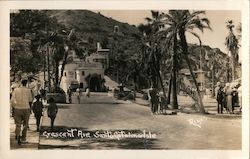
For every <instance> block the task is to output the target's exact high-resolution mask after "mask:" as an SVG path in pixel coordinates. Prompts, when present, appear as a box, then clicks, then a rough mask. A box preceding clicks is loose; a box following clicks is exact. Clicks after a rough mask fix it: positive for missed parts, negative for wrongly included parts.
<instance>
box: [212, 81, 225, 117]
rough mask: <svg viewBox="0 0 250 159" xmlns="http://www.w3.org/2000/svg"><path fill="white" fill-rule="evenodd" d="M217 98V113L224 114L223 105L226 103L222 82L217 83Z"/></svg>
mask: <svg viewBox="0 0 250 159" xmlns="http://www.w3.org/2000/svg"><path fill="white" fill-rule="evenodd" d="M214 91H215V97H216V100H217V113H218V114H222V113H223V103H224V92H223V88H222V86H221V84H220V82H217V84H216V88H215V90H214Z"/></svg>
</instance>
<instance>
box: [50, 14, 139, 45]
mask: <svg viewBox="0 0 250 159" xmlns="http://www.w3.org/2000/svg"><path fill="white" fill-rule="evenodd" d="M46 13H47V14H48V15H49V16H50V17H54V18H56V19H57V20H58V22H59V23H61V24H63V25H65V26H66V27H67V28H68V29H75V32H76V33H77V34H79V35H80V37H81V38H82V39H84V40H89V39H93V41H91V43H96V42H102V41H103V40H105V39H107V38H109V37H110V36H111V35H112V34H113V32H114V27H115V26H118V27H119V31H120V32H122V33H123V34H124V36H125V37H127V38H131V37H133V36H137V34H138V33H139V30H138V29H137V27H136V26H133V25H129V24H128V23H122V22H118V21H116V20H114V19H112V18H108V17H105V16H103V15H102V14H100V13H95V12H92V11H89V10H48V11H46Z"/></svg>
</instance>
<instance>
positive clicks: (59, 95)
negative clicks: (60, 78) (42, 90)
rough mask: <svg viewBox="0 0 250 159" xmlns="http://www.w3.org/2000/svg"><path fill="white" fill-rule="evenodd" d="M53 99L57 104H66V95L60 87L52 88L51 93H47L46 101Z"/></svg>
mask: <svg viewBox="0 0 250 159" xmlns="http://www.w3.org/2000/svg"><path fill="white" fill-rule="evenodd" d="M50 98H53V99H54V100H55V102H56V103H66V93H65V92H64V90H63V89H61V88H60V87H57V88H52V89H51V91H50V92H47V93H46V99H47V100H49V99H50Z"/></svg>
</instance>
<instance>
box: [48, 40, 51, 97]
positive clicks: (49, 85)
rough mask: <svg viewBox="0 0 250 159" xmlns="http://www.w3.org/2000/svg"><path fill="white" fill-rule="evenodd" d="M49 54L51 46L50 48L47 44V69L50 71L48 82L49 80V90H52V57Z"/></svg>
mask: <svg viewBox="0 0 250 159" xmlns="http://www.w3.org/2000/svg"><path fill="white" fill-rule="evenodd" d="M49 55H50V48H49V46H48V45H47V64H48V65H47V71H48V82H49V92H50V90H51V83H50V82H51V81H50V80H51V79H50V78H51V77H50V57H49Z"/></svg>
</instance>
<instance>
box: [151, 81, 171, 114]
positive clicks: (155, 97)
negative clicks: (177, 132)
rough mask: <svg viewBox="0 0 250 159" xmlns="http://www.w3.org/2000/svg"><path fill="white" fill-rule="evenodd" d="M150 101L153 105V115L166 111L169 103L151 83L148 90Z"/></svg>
mask: <svg viewBox="0 0 250 159" xmlns="http://www.w3.org/2000/svg"><path fill="white" fill-rule="evenodd" d="M148 101H149V104H150V107H151V114H152V115H156V114H162V113H166V107H167V104H166V102H165V99H164V97H163V95H162V94H160V93H159V92H158V90H157V89H156V88H155V87H154V86H153V85H151V87H150V89H149V90H148Z"/></svg>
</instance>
